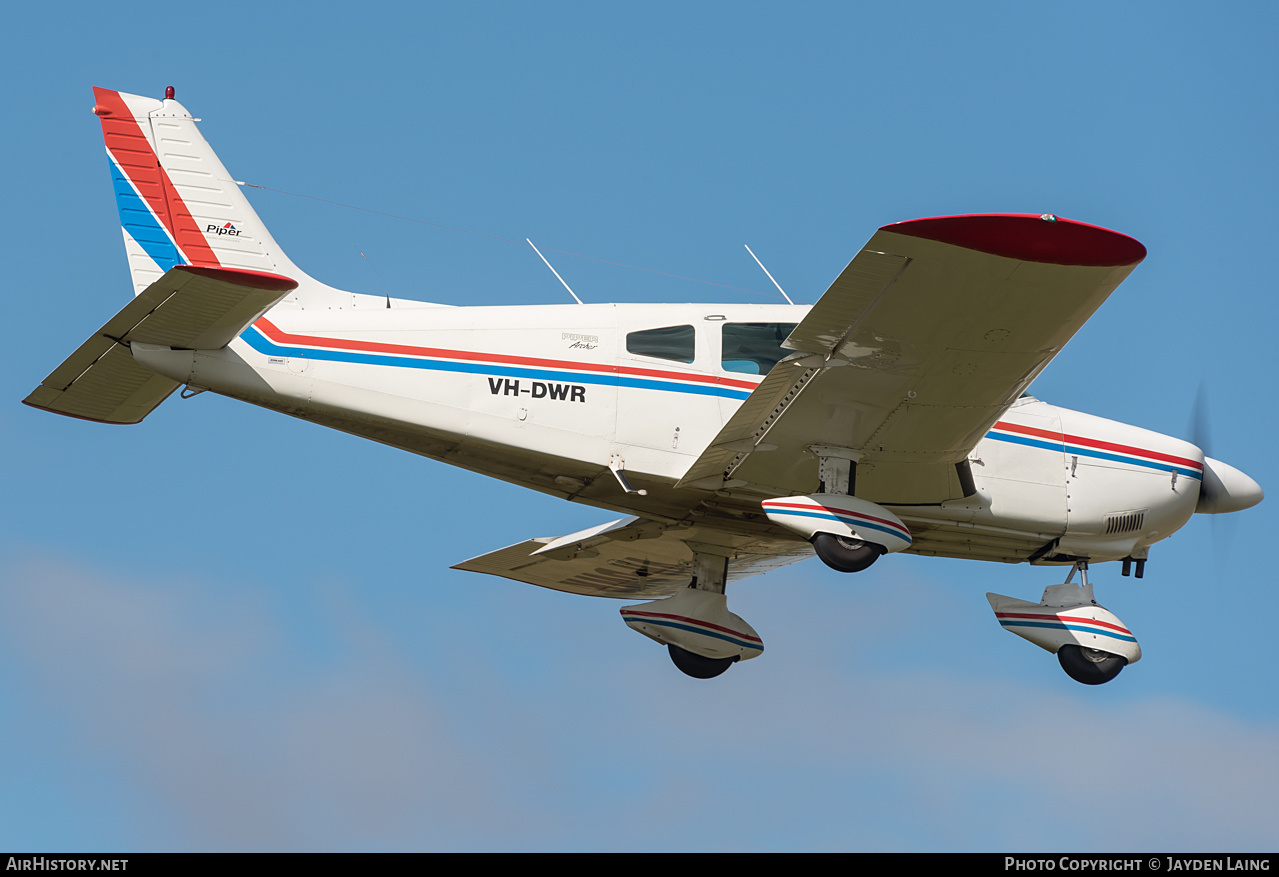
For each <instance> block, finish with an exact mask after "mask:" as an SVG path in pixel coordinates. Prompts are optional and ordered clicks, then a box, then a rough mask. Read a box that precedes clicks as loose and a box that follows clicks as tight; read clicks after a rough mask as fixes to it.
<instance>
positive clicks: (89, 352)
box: [22, 265, 297, 423]
mask: <svg viewBox="0 0 1279 877" xmlns="http://www.w3.org/2000/svg"><path fill="white" fill-rule="evenodd" d="M296 286H297V283H296V282H295V281H293V280H290V279H289V278H287V277H281V276H280V275H278V274H266V273H263V272H259V271H241V270H238V269H233V268H214V267H201V266H194V265H179V266H176V267H174V268H170V269H169V270H168V271H167V272H165V274H164V276H163V277H161V278H160V279H159V280H157V281H155V282H154V283H152V284H151V285H150V286H148V287H147V288H146V289H144V290H143V291H142V292H140V293H139V294H138V295H137V296H136V297H135V298H134V299H133V300H132V301H130V302H129V303H128V304H127V305H125V306H124V307H123V308H122V309H121V310H120V312H119V313H118V314H116V315H115V316H114V317H112V318H111V319H110V320H108V321H107V324H106V325H105V326H103V327H102V328H101V329H99V330H98V331H97V332H95V333H94V334H93V335H92V336H91V337H90V338H89V340H88V341H86V342H84V343H83V344H81V345H80V347H79V348H78V349H77V350H76V351H75V353H73V354H71V355H70V356H69V357H67V359H66V361H65V362H63V363H62V365H60V366H58V367H57V368H56V369H54V370H53V372H52V373H51V374H50V375H49V376H48V377H47V378H45V379H44V381H43V382H41V384H40V386H39V387H37V388H36V389H35V390H34V391H33V392H32V393H31V395H29V396H27V398H25V399H23V400H22V401H23V402H25V403H26V404H28V405H31V406H33V407H35V408H43V409H44V410H46V411H52V412H54V413H55V414H66V415H68V416H70V417H80V418H84V419H86V420H96V421H99V422H102V423H137V422H138V421H140V420H142V418H144V417H146V416H147V415H148V414H150V413H151V412H152V411H153V410H154V409H155V407H156V406H157V405H159V404H160V403H161V402H163V401H164V400H165V399H166V398H168V396H169V394H170V393H172V392H173V391H174V390H175V389H177V387H178V382H177V381H174V380H171V379H169V378H166V377H164V376H163V375H158V374H156V373H155V372H153V371H151V369H149V368H147V367H146V366H144V365H142V364H141V363H139V362H137V361H136V360H135V359H134V358H133V353H132V351H131V349H130V347H129V345H130V344H131V343H133V342H138V343H141V344H160V345H163V346H165V347H175V348H182V349H186V350H216V349H218V348H220V347H225V346H226V345H227V344H228V343H230V341H231V339H232V338H234V337H235V336H236V335H238V334H240V332H242V331H244V328H245V326H247V325H248V324H249V323H251V322H253V321H254V320H255V319H257V318H258V316H260V315H261V314H262V312H263V311H265V310H266V309H267V308H269V307H271V306H272V305H274V304H275V303H276V302H278V301H280V299H282V298H283V297H284V296H285V295H286V294H287V293H288V291H289V290H291V289H293V288H295V287H296Z"/></svg>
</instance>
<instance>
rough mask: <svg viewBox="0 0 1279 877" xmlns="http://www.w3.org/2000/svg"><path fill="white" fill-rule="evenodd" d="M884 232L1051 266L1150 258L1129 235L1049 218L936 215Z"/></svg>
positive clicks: (1106, 264) (1134, 261)
mask: <svg viewBox="0 0 1279 877" xmlns="http://www.w3.org/2000/svg"><path fill="white" fill-rule="evenodd" d="M881 231H891V232H894V233H896V234H906V235H912V236H913V237H919V238H927V239H929V240H933V241H938V242H940V243H944V244H954V245H955V246H957V247H964V248H965V249H969V250H977V251H978V252H981V253H990V254H991V255H993V256H1005V257H1007V258H1010V259H1020V260H1022V261H1023V262H1045V263H1047V264H1050V265H1083V266H1088V267H1094V268H1099V267H1111V266H1115V267H1117V266H1120V265H1135V264H1137V263H1138V262H1140V261H1141V260H1142V259H1144V258H1146V248H1145V247H1144V246H1142V245H1141V243H1139V242H1138V241H1136V240H1133V239H1132V238H1130V237H1128V235H1126V234H1120V233H1119V232H1117V231H1111V230H1110V229H1108V228H1102V227H1101V226H1098V225H1088V224H1087V223H1085V222H1075V221H1074V220H1073V219H1061V218H1059V217H1056V216H1053V215H1052V214H1049V213H1044V214H1029V213H990V214H975V215H971V216H934V217H931V218H929V219H912V220H908V221H907V222H896V223H893V224H892V225H886V226H884V227H883V228H882V229H881Z"/></svg>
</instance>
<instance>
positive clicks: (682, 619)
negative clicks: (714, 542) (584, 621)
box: [622, 549, 764, 679]
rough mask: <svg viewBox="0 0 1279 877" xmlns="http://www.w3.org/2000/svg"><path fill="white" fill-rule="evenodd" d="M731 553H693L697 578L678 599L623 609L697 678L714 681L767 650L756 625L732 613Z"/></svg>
mask: <svg viewBox="0 0 1279 877" xmlns="http://www.w3.org/2000/svg"><path fill="white" fill-rule="evenodd" d="M727 580H728V557H727V556H726V555H719V554H712V553H709V552H707V551H700V550H697V549H694V551H693V581H692V582H691V583H690V584H689V586H688V587H687V588H685V589H684V590H682V591H680V592H679V593H678V594H676V595H675V596H673V597H667V598H666V599H664V600H653V601H652V602H650V603H640V604H638V605H636V606H624V607H622V620H623V621H625V622H626V626H627V627H629V628H630V629H631V630H634V631H638V632H639V633H642V634H644V636H646V637H648V638H649V639H652V640H656V641H657V642H659V643H662V644H663V645H665V646H666V649H667V651H668V652H669V653H670V656H671V661H673V662H674V664H675V666H676V667H678V668H679V669H680V671H681V672H682V673H684V674H685V675H688V676H692V677H693V678H694V679H713V678H715V677H716V676H719V675H720V674H721V673H723V672H724V671H725V670H727V669H728V668H729V667H731V666H733V665H734V664H736V663H737V662H738V661H745V660H749V659H750V658H754V657H755V656H757V655H759V654H761V653H762V652H763V651H764V641H763V640H761V639H760V638H759V634H757V633H756V632H755V628H753V627H751V626H750V625H749V624H747V623H746V622H745V621H743V620H742V619H741V618H740V617H738V616H736V615H734V614H733V613H732V612H729V611H728V600H727V598H726V597H725V596H724V586H725V584H726V582H727Z"/></svg>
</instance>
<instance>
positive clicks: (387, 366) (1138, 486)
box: [134, 296, 1203, 561]
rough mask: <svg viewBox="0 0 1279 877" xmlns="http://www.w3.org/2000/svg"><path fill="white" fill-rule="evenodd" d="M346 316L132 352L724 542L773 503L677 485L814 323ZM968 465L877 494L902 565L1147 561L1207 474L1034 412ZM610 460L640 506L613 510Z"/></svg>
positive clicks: (1112, 432)
mask: <svg viewBox="0 0 1279 877" xmlns="http://www.w3.org/2000/svg"><path fill="white" fill-rule="evenodd" d="M351 304H352V306H350V307H342V308H329V307H320V308H302V307H298V306H297V305H295V304H287V303H286V304H285V305H281V306H277V307H276V308H274V309H272V310H271V311H270V312H269V313H268V314H267V315H266V316H265V317H264V318H262V319H259V320H258V321H257V323H255V324H254V325H253V326H251V327H250V328H249V329H247V330H245V332H244V333H243V334H242V335H241V336H240V337H239V338H237V339H236V340H235V341H234V342H233V343H232V344H231V345H230V346H229V347H227V348H224V349H222V350H217V351H178V350H169V349H167V348H158V347H156V348H152V347H146V346H143V345H135V350H134V355H135V356H136V357H137V358H138V359H139V360H141V361H142V362H144V363H145V364H146V365H148V366H150V367H151V368H153V369H155V370H156V371H159V372H161V373H162V374H165V375H167V376H169V377H171V378H173V379H175V380H178V381H182V382H184V383H189V384H190V385H191V386H193V387H197V388H206V389H209V390H212V391H214V392H217V393H220V394H223V395H227V396H231V397H235V398H238V399H242V400H245V401H248V402H252V403H255V404H258V405H263V406H266V407H269V408H273V409H276V410H279V411H283V412H285V413H288V414H292V415H295V416H298V417H302V418H305V419H308V420H312V421H315V422H318V423H322V424H325V425H329V426H333V427H336V428H338V429H342V430H345V431H348V432H352V433H355V434H358V435H363V436H365V437H368V438H372V439H375V440H377V441H382V442H385V443H387V444H391V445H394V446H397V447H401V448H404V449H406V450H409V451H412V452H414V453H418V454H422V455H424V456H429V457H432V458H435V459H439V460H443V461H445V462H449V463H452V464H455V465H459V466H463V467H465V468H469V469H474V470H476V471H479V472H483V473H484V474H488V475H493V476H495V477H498V478H502V479H504V480H508V481H512V482H515V483H519V484H521V485H523V486H526V487H531V488H533V489H537V490H541V491H543V492H547V493H553V494H556V495H559V496H563V497H566V498H570V499H575V500H578V501H582V502H587V503H590V504H593V505H598V506H602V507H607V508H612V509H616V510H621V511H626V512H630V513H634V514H638V515H641V516H645V517H649V518H653V519H659V520H667V521H676V520H682V519H685V518H687V516H688V515H690V514H696V515H698V516H699V517H700V518H701V520H702V521H703V522H704V523H708V522H709V521H710V520H711V519H714V517H715V515H716V513H717V512H716V511H715V509H716V508H717V507H720V506H722V507H724V508H727V509H728V512H725V513H724V515H723V519H724V525H725V526H727V527H732V526H734V520H741V517H742V516H741V514H740V508H749V507H750V506H751V504H752V503H754V504H755V505H756V506H757V504H758V502H759V501H761V500H763V499H767V498H768V497H766V496H759V497H757V498H751V497H749V496H742V495H740V494H735V495H732V496H726V495H725V493H726V492H724V491H721V492H719V493H718V494H715V493H713V492H709V491H702V492H698V491H693V490H689V489H681V490H676V489H675V487H674V485H675V483H676V482H677V481H679V479H680V478H681V476H682V475H683V474H684V473H685V472H686V471H687V470H688V469H689V467H690V466H691V465H692V463H693V461H695V460H696V459H697V458H698V456H699V455H700V454H701V453H702V451H703V450H704V449H705V448H706V447H707V445H708V444H709V443H710V442H711V441H712V440H713V439H714V438H715V436H716V435H717V434H718V433H719V431H720V429H721V428H722V427H723V426H724V424H725V423H726V421H727V420H728V418H729V417H730V416H731V415H732V414H733V413H734V412H735V411H736V410H737V408H738V407H739V406H740V405H741V403H742V401H743V400H744V399H745V398H746V397H747V396H748V395H749V394H750V392H751V390H752V389H753V388H754V387H755V386H756V385H757V384H758V383H759V382H760V380H762V377H763V374H762V373H754V374H752V373H750V372H751V371H752V370H753V371H756V372H760V371H762V372H764V373H766V372H767V370H768V368H769V367H770V366H771V360H769V359H768V357H769V356H770V355H771V356H772V357H774V358H777V357H780V356H782V355H785V354H787V353H790V351H786V350H782V349H781V348H780V341H781V339H784V338H785V336H786V334H787V332H788V331H789V330H788V329H787V328H786V327H787V326H790V325H792V324H795V323H798V322H799V321H800V320H801V319H802V317H803V316H804V315H805V314H806V313H807V311H808V307H806V306H786V305H696V304H689V305H642V304H620V305H549V306H548V305H541V306H517V307H464V308H461V307H447V306H438V305H424V304H421V303H417V302H408V301H392V302H391V306H390V307H387V306H386V301H385V300H384V299H374V298H368V297H365V296H352V297H351ZM726 327H733V328H731V329H726ZM742 327H745V328H742ZM770 338H775V339H776V342H775V343H774V342H770V341H769V340H768V339H770ZM743 339H745V340H743ZM761 339H762V341H761ZM770 344H772V346H773V347H774V348H775V349H774V350H773V351H772V353H771V354H770V353H768V352H767V350H763V349H764V348H768V347H769V346H770ZM761 350H763V352H761ZM743 351H746V352H743ZM752 357H754V359H752ZM968 459H969V461H970V466H971V471H972V474H973V483H974V485H975V486H976V488H977V491H976V493H975V494H974V495H972V496H970V497H968V498H966V499H964V500H952V501H950V502H946V503H941V504H938V505H929V506H893V505H892V503H891V497H880V498H875V497H872V499H875V500H876V501H880V502H884V503H885V504H886V505H888V506H889V507H890V508H893V510H894V511H895V512H896V513H897V514H898V515H899V516H900V517H901V519H902V520H903V521H905V522H906V523H907V524H908V525H909V526H910V528H911V531H912V533H915V534H916V536H917V538H916V542H915V545H914V547H913V548H912V549H911V550H912V551H914V552H916V553H921V554H939V555H946V556H956V557H970V558H977V559H987V560H1003V561H1019V560H1027V559H1031V560H1044V561H1053V560H1059V561H1065V560H1068V559H1070V558H1074V557H1078V558H1085V559H1090V560H1112V559H1119V558H1125V557H1133V558H1144V557H1145V556H1146V551H1147V549H1148V547H1149V546H1150V545H1151V544H1152V543H1153V542H1155V541H1158V540H1159V539H1163V538H1165V537H1167V536H1169V535H1171V534H1172V533H1173V532H1174V531H1175V530H1177V529H1178V528H1180V527H1181V526H1182V525H1183V524H1185V522H1186V521H1187V520H1188V519H1189V517H1190V515H1191V514H1192V513H1193V512H1194V510H1195V504H1196V501H1197V499H1198V494H1199V484H1200V477H1201V472H1202V465H1203V456H1202V452H1201V451H1200V450H1199V449H1198V448H1196V447H1194V446H1193V445H1191V444H1189V443H1187V442H1183V441H1180V440H1177V439H1174V438H1170V437H1168V436H1163V435H1159V434H1156V433H1153V432H1149V431H1147V430H1143V429H1139V428H1136V427H1132V426H1127V425H1125V424H1121V423H1116V422H1114V421H1110V420H1104V419H1102V418H1097V417H1092V416H1090V415H1087V414H1081V413H1079V412H1075V411H1069V410H1066V409H1061V408H1057V407H1054V406H1052V405H1049V404H1046V403H1044V402H1040V401H1038V400H1035V399H1032V398H1030V397H1024V398H1023V399H1021V400H1019V401H1018V402H1017V403H1015V404H1014V405H1013V406H1012V407H1011V408H1010V409H1009V410H1008V411H1007V412H1006V413H1005V414H1004V416H1003V417H1002V418H1001V419H1000V422H999V423H998V424H997V426H996V427H995V429H993V430H991V431H990V432H989V433H988V434H987V435H986V437H985V438H983V439H982V440H981V441H980V442H979V443H978V445H977V446H976V447H975V448H974V449H973V450H972V451H971V453H970V454H969V458H968ZM611 463H612V464H614V465H617V466H621V467H622V468H624V470H625V472H626V473H627V475H628V476H629V478H630V480H631V481H632V482H634V485H635V487H636V488H642V489H646V490H647V491H648V493H647V495H645V496H640V495H638V494H627V493H625V492H624V491H623V490H622V489H621V487H620V485H619V483H618V481H617V480H616V479H615V478H614V476H613V474H612V472H610V470H609V466H610V464H611ZM814 467H815V464H814ZM815 472H816V469H815V468H814V473H815ZM814 487H815V483H814V485H812V486H809V487H808V488H807V489H813V488H814ZM716 496H718V497H720V500H719V501H716V499H715V498H716ZM734 503H737V504H738V507H739V511H738V512H737V515H736V518H734V516H733V514H729V512H732V511H733V509H732V508H731V507H732V506H733V504H734ZM708 514H709V515H710V518H709V519H708V518H707V515H708ZM774 535H775V536H776V537H777V538H783V539H785V538H794V535H793V534H787V533H785V532H784V531H782V530H780V529H779V530H777V531H776V533H775V534H774Z"/></svg>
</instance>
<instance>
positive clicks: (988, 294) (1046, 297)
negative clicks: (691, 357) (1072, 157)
mask: <svg viewBox="0 0 1279 877" xmlns="http://www.w3.org/2000/svg"><path fill="white" fill-rule="evenodd" d="M1145 255H1146V249H1145V247H1143V246H1142V245H1141V244H1140V243H1138V242H1137V241H1135V240H1133V239H1132V238H1130V237H1127V236H1126V235H1122V234H1119V233H1117V232H1113V231H1109V230H1107V229H1104V228H1099V227H1097V226H1093V225H1086V224H1084V223H1080V222H1073V221H1071V220H1066V219H1058V218H1056V217H1053V216H1047V215H1046V216H1042V217H1041V216H1031V215H1013V214H999V215H986V216H950V217H939V218H934V219H918V220H914V221H910V222H901V223H896V224H894V225H886V226H884V227H883V228H881V229H880V230H879V231H878V232H876V233H875V235H874V237H872V238H871V239H870V241H869V242H868V243H867V244H866V246H865V247H864V248H863V249H862V251H861V252H860V253H858V254H857V255H856V256H855V257H854V258H853V260H852V261H851V262H850V263H849V264H848V267H847V268H845V269H844V270H843V272H842V273H841V274H840V275H839V277H837V278H836V279H835V282H834V283H832V284H831V287H830V289H828V290H827V291H826V293H825V294H824V295H823V296H822V297H821V299H820V300H819V301H818V302H817V304H816V305H814V306H813V308H812V310H811V311H809V313H808V315H807V316H806V317H805V318H804V320H803V321H802V322H801V323H800V324H799V325H798V326H797V327H796V329H795V330H794V332H792V333H791V335H790V337H789V338H788V339H787V340H786V342H785V344H784V346H785V347H788V348H791V349H793V350H795V351H796V353H795V354H794V355H792V356H790V357H787V359H785V360H783V361H782V362H780V363H778V364H777V365H776V366H775V367H774V368H773V369H772V371H771V372H770V373H769V374H768V375H767V377H765V379H764V380H763V382H762V383H760V385H759V386H758V387H757V388H756V389H755V390H754V391H753V392H752V393H751V395H750V397H749V398H747V400H746V401H745V402H744V403H743V404H742V406H741V408H739V409H738V411H737V412H736V414H735V415H734V416H733V417H732V418H730V420H729V422H728V423H727V424H726V425H725V426H724V428H723V429H722V430H721V432H720V433H719V435H718V436H717V437H716V438H715V439H714V441H712V442H711V444H710V445H709V446H708V447H707V449H706V450H705V451H704V452H703V453H702V455H701V456H700V457H699V458H698V460H697V461H696V462H695V463H694V464H693V466H692V467H691V468H690V469H689V470H688V472H687V473H685V475H684V477H683V478H682V479H681V481H680V482H679V485H680V486H695V487H702V488H709V489H716V488H718V487H720V486H723V485H725V484H729V486H735V485H733V484H731V482H736V483H737V485H736V486H739V485H741V484H742V483H749V484H751V485H753V486H754V487H756V488H759V489H761V490H768V491H771V492H774V493H775V495H779V496H785V495H790V494H797V493H804V492H808V491H810V490H813V489H815V488H816V486H817V457H816V455H815V454H814V453H813V452H812V450H811V449H812V448H813V447H815V446H827V447H833V448H841V449H846V450H848V451H851V452H853V454H854V455H855V456H856V458H857V459H858V460H859V462H858V465H857V470H856V479H857V480H856V492H857V495H858V496H860V497H863V498H865V499H869V500H872V501H874V502H880V503H884V504H907V503H936V502H941V501H944V500H947V499H954V498H959V497H962V496H965V495H970V494H971V493H972V492H973V487H972V479H971V476H970V475H969V474H968V471H967V464H966V458H967V455H968V452H969V451H970V450H972V448H973V446H974V445H976V443H977V442H978V441H979V440H980V439H981V437H982V436H983V435H985V434H986V432H987V431H988V430H989V429H990V428H991V427H992V426H993V425H994V423H995V421H996V420H997V419H998V417H999V416H1000V414H1001V413H1003V411H1004V410H1005V409H1007V407H1008V406H1009V405H1010V404H1011V403H1012V402H1013V401H1015V400H1016V399H1017V397H1018V396H1019V395H1020V394H1021V393H1022V392H1023V391H1024V390H1025V389H1026V387H1027V386H1028V385H1029V384H1030V382H1031V381H1032V380H1033V379H1034V378H1035V376H1036V375H1038V374H1039V372H1040V371H1041V370H1042V369H1043V368H1044V366H1046V365H1047V364H1048V363H1049V362H1050V361H1051V360H1052V358H1053V357H1054V356H1055V355H1056V354H1057V353H1058V351H1060V350H1061V348H1062V347H1063V346H1064V345H1065V343H1066V342H1067V341H1068V340H1070V338H1071V337H1072V336H1073V335H1074V334H1075V332H1076V331H1077V330H1078V329H1079V327H1080V326H1082V325H1083V324H1084V322H1085V321H1086V320H1087V319H1088V318H1089V317H1090V316H1091V315H1092V314H1093V312H1094V311H1095V310H1096V309H1097V308H1098V307H1099V306H1100V305H1101V303H1102V302H1103V301H1105V299H1106V297H1107V296H1108V295H1109V294H1110V293H1111V291H1112V290H1114V288H1115V287H1116V286H1118V285H1119V283H1120V282H1121V281H1122V280H1123V279H1124V278H1125V277H1126V276H1128V273H1129V272H1130V271H1132V269H1133V268H1135V267H1136V266H1137V264H1138V263H1139V262H1140V261H1141V260H1142V259H1143V258H1145Z"/></svg>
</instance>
